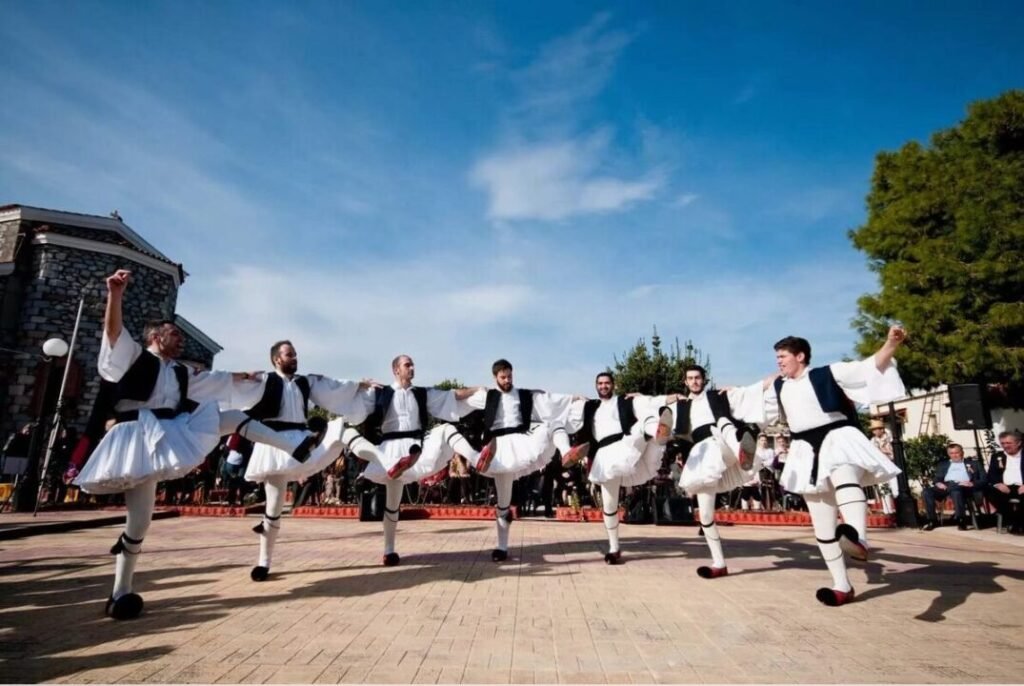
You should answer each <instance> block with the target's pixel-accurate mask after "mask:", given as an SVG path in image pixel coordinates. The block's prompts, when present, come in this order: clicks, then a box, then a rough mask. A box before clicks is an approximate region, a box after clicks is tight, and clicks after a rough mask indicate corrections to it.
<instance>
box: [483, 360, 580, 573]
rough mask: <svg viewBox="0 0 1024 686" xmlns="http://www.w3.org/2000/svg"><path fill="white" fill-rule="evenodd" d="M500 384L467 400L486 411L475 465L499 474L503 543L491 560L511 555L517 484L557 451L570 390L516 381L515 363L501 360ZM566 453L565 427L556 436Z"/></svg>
mask: <svg viewBox="0 0 1024 686" xmlns="http://www.w3.org/2000/svg"><path fill="white" fill-rule="evenodd" d="M491 373H492V374H493V375H494V383H495V386H496V388H491V389H483V388H482V389H480V390H478V391H477V392H476V393H474V394H473V395H471V396H469V398H467V399H466V400H465V401H464V402H465V404H466V405H467V406H468V407H469V408H471V409H474V410H483V411H484V443H485V444H486V445H484V448H483V450H481V451H480V457H479V459H477V461H476V463H475V464H474V467H475V469H476V471H477V472H478V473H480V474H482V475H483V476H486V477H489V478H491V479H494V490H495V497H496V507H495V511H494V517H495V527H496V528H497V538H498V544H497V547H495V548H494V550H492V551H491V559H492V560H493V561H495V562H503V561H505V560H507V559H508V536H509V528H510V526H511V523H512V517H511V511H510V509H509V508H510V507H511V504H512V484H513V482H514V481H515V480H516V479H517V478H518V477H520V476H523V475H525V474H530V473H531V472H534V471H537V470H538V469H540V468H541V467H543V466H544V465H546V464H547V463H548V461H549V460H550V459H551V458H552V457H553V456H554V454H555V442H552V431H553V428H554V427H564V426H565V422H566V420H567V418H568V412H569V405H570V403H571V402H572V400H573V396H571V395H563V394H554V393H545V392H543V391H534V390H528V389H523V388H514V387H513V384H512V363H511V362H509V361H508V360H505V359H501V360H498V361H496V362H495V363H494V364H493V365H492V366H491ZM555 441H556V442H557V443H558V445H559V448H560V449H562V450H563V455H564V454H567V453H568V452H569V450H570V448H569V437H568V435H567V434H566V433H565V429H564V428H562V430H561V431H560V432H559V434H558V435H556V436H555Z"/></svg>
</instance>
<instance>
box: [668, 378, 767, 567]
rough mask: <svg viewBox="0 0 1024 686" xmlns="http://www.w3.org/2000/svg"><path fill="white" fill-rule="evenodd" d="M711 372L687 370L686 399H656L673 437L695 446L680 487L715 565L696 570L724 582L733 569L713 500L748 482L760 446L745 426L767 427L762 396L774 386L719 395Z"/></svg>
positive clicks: (759, 384)
mask: <svg viewBox="0 0 1024 686" xmlns="http://www.w3.org/2000/svg"><path fill="white" fill-rule="evenodd" d="M707 374H708V373H707V370H706V369H704V367H702V366H700V365H698V364H691V365H687V366H686V367H685V368H684V370H683V385H684V386H686V390H687V392H688V394H687V395H686V396H685V397H683V398H679V397H678V396H675V395H671V396H666V397H665V398H655V401H656V402H659V403H664V404H666V405H667V406H668V407H669V409H670V410H672V417H673V420H672V434H673V435H674V436H675V437H677V438H678V439H680V440H684V441H688V442H689V443H691V444H692V447H691V449H690V452H689V455H688V456H687V458H686V463H685V464H684V465H683V471H682V474H681V475H680V478H679V485H680V487H682V488H683V489H684V490H685V491H686V492H687V493H689V494H691V495H696V496H697V507H698V512H699V514H700V526H701V530H702V531H703V532H704V541H705V542H706V543H707V544H708V550H709V551H710V552H711V565H710V566H707V565H702V566H700V567H698V568H697V574H698V575H699V576H700V577H701V578H703V579H717V578H719V577H723V576H726V575H727V574H728V573H729V568H728V566H726V563H725V553H724V552H723V550H722V537H721V535H720V534H719V532H718V527H717V526H716V525H715V497H716V495H717V494H718V493H723V492H726V491H731V490H733V489H735V488H740V487H741V486H743V484H744V483H745V482H746V481H747V479H748V478H749V477H748V475H747V473H746V472H745V471H744V470H746V469H749V468H750V467H751V466H752V464H753V460H754V453H755V452H756V450H757V440H756V439H755V438H754V434H753V433H751V432H750V430H749V427H747V426H746V425H745V424H744V423H745V422H746V423H751V424H758V423H761V422H763V421H764V391H765V389H766V388H767V387H768V386H769V384H770V380H764V381H758V382H757V383H754V384H751V385H750V386H745V387H739V388H730V389H727V390H722V391H720V390H718V389H716V388H707Z"/></svg>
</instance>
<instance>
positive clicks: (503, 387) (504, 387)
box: [498, 381, 512, 393]
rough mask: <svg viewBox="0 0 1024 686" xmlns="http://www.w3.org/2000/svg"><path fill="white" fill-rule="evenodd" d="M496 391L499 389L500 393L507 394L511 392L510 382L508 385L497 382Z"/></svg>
mask: <svg viewBox="0 0 1024 686" xmlns="http://www.w3.org/2000/svg"><path fill="white" fill-rule="evenodd" d="M498 389H499V390H500V391H501V392H502V393H508V392H509V391H511V390H512V382H511V381H509V382H508V383H504V384H503V383H501V382H500V381H499V382H498Z"/></svg>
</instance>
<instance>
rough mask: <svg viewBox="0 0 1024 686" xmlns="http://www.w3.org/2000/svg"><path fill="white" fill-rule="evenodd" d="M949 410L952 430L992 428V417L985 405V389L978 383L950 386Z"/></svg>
mask: <svg viewBox="0 0 1024 686" xmlns="http://www.w3.org/2000/svg"><path fill="white" fill-rule="evenodd" d="M949 409H950V411H951V412H952V413H953V428H954V429H957V430H958V431H971V430H973V429H991V428H992V415H991V414H990V413H989V411H988V407H987V406H986V405H985V387H984V386H982V385H981V384H980V383H961V384H954V385H952V386H950V387H949Z"/></svg>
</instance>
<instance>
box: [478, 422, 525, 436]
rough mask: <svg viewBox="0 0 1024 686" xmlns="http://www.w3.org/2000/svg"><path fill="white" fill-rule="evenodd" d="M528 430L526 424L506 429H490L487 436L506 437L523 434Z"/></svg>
mask: <svg viewBox="0 0 1024 686" xmlns="http://www.w3.org/2000/svg"><path fill="white" fill-rule="evenodd" d="M529 430H530V427H529V426H527V425H526V424H520V425H519V426H513V427H510V428H508V429H491V430H490V431H488V432H487V434H488V435H489V436H490V437H491V438H497V437H498V436H508V435H509V434H524V433H526V432H527V431H529Z"/></svg>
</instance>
